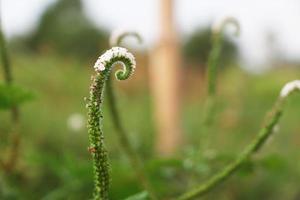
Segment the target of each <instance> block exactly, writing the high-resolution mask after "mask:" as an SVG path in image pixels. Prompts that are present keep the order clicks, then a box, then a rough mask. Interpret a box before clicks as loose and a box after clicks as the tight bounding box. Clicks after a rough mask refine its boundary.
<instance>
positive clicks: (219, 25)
mask: <svg viewBox="0 0 300 200" xmlns="http://www.w3.org/2000/svg"><path fill="white" fill-rule="evenodd" d="M228 24H232V25H233V26H234V27H235V28H236V29H235V35H236V36H238V35H239V34H240V24H239V22H238V20H237V19H236V18H234V17H232V16H227V17H224V18H222V19H221V20H220V21H217V22H215V23H214V24H213V26H212V32H213V34H215V35H218V34H220V33H222V31H223V30H224V28H225V27H226V26H227V25H228Z"/></svg>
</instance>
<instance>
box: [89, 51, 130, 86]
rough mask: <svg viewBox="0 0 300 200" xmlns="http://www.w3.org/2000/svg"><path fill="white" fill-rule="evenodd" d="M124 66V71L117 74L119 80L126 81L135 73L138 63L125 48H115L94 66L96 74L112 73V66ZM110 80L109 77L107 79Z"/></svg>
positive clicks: (103, 55)
mask: <svg viewBox="0 0 300 200" xmlns="http://www.w3.org/2000/svg"><path fill="white" fill-rule="evenodd" d="M116 64H123V67H124V69H123V70H118V71H117V72H116V78H117V79H118V80H125V79H127V78H129V76H130V75H131V74H132V73H133V72H134V69H135V67H136V62H135V58H134V56H133V55H132V54H131V53H130V52H128V51H127V49H125V48H123V47H113V48H111V49H110V50H107V51H106V52H105V53H104V54H102V55H101V56H100V57H99V58H98V60H97V61H96V63H95V65H94V69H95V70H96V72H102V73H107V72H110V70H111V68H112V66H114V65H116ZM106 78H108V76H107V77H106Z"/></svg>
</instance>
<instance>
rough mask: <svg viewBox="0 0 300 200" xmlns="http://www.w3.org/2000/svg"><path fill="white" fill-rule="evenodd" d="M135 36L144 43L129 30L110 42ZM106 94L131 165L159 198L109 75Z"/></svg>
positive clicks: (121, 143) (149, 189)
mask: <svg viewBox="0 0 300 200" xmlns="http://www.w3.org/2000/svg"><path fill="white" fill-rule="evenodd" d="M130 36H131V37H134V38H135V39H137V41H138V42H139V43H142V38H141V36H140V35H139V34H138V33H136V32H133V31H132V32H128V31H116V32H114V33H113V34H112V35H111V38H110V44H111V46H115V45H117V46H120V45H121V43H122V41H123V40H124V39H125V38H126V37H130ZM106 93H107V94H106V95H107V100H108V102H109V103H108V106H109V111H110V115H111V120H112V122H113V124H114V127H115V129H116V132H117V134H118V139H119V143H120V145H121V148H122V149H123V151H124V153H125V154H126V155H127V157H128V159H129V161H130V164H131V166H132V167H133V168H134V172H135V173H136V177H137V179H138V180H139V182H140V183H141V184H142V186H143V187H144V188H145V189H146V190H147V191H148V193H149V195H150V197H151V198H152V199H157V197H156V194H155V192H154V189H153V188H152V186H151V184H150V181H149V178H148V176H147V173H146V172H145V170H144V166H143V164H142V162H141V159H140V157H139V155H138V153H137V151H136V150H135V148H134V147H133V145H132V144H131V142H130V139H129V134H128V132H127V131H126V129H125V127H124V125H123V123H122V120H121V117H120V114H119V113H120V112H119V110H118V108H117V102H116V97H115V92H114V87H113V81H112V78H111V77H109V78H108V80H107V82H106Z"/></svg>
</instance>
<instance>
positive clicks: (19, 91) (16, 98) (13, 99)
mask: <svg viewBox="0 0 300 200" xmlns="http://www.w3.org/2000/svg"><path fill="white" fill-rule="evenodd" d="M0 21H1V19H0ZM0 24H1V23H0ZM0 59H1V65H2V67H3V76H4V81H5V84H0V109H10V110H11V121H12V130H11V134H10V137H11V139H10V140H11V144H10V146H9V154H8V157H7V159H1V160H0V164H1V167H2V168H3V169H4V170H5V171H6V172H7V173H9V172H11V171H12V170H13V169H14V168H15V166H16V164H17V160H18V157H19V146H20V135H19V131H20V130H19V123H20V114H19V108H18V106H19V105H20V104H21V103H23V102H25V101H27V100H29V99H30V98H31V93H30V92H29V91H26V90H24V89H23V88H22V87H20V86H17V85H15V84H14V81H13V75H12V69H11V62H10V58H9V55H8V50H7V44H6V40H5V36H4V33H3V31H2V28H1V27H0Z"/></svg>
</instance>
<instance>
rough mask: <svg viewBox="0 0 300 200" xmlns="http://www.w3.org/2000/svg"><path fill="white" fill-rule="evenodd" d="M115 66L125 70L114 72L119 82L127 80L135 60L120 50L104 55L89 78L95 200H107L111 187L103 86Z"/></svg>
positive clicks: (89, 123)
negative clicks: (104, 125) (90, 81)
mask: <svg viewBox="0 0 300 200" xmlns="http://www.w3.org/2000/svg"><path fill="white" fill-rule="evenodd" d="M116 63H122V64H123V67H124V68H123V70H118V71H117V72H116V78H117V79H118V80H126V79H128V78H129V77H130V76H131V75H132V73H133V71H134V68H135V60H134V57H133V55H132V54H131V53H129V52H128V51H127V50H126V49H124V48H120V47H114V48H112V49H110V50H108V51H106V52H105V54H103V55H102V56H101V57H99V59H98V60H97V62H96V64H95V66H94V68H95V70H96V75H95V76H94V77H92V84H91V87H90V96H89V98H88V102H87V109H88V124H87V126H88V134H89V141H90V147H89V151H90V153H91V154H92V158H93V168H94V193H93V198H94V200H107V199H108V190H109V187H110V175H109V162H108V153H107V150H106V148H105V144H104V133H103V130H102V120H103V115H102V104H103V102H102V101H103V94H104V88H105V84H106V82H107V80H108V79H109V77H110V74H111V70H112V67H113V66H115V64H116Z"/></svg>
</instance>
